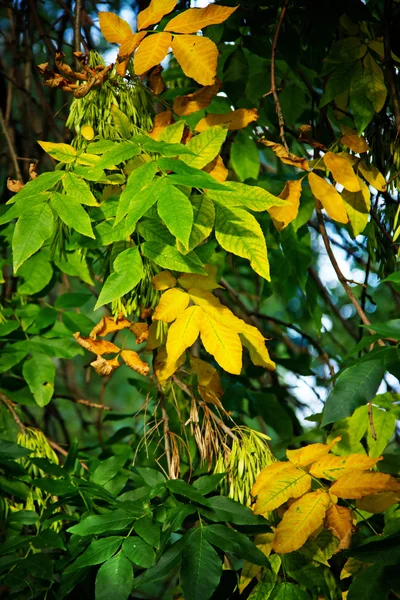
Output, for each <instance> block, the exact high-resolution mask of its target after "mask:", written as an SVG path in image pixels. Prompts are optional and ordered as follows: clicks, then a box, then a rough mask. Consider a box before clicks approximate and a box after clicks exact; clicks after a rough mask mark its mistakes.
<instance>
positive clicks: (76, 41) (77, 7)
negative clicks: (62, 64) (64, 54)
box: [74, 0, 82, 52]
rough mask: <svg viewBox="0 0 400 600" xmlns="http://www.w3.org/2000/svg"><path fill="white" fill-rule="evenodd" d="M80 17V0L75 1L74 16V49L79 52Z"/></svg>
mask: <svg viewBox="0 0 400 600" xmlns="http://www.w3.org/2000/svg"><path fill="white" fill-rule="evenodd" d="M81 17H82V0H76V2H75V16H74V51H75V52H79V51H80V49H81Z"/></svg>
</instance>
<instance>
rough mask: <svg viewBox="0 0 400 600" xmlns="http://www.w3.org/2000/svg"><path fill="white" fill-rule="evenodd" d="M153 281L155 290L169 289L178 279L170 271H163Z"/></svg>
mask: <svg viewBox="0 0 400 600" xmlns="http://www.w3.org/2000/svg"><path fill="white" fill-rule="evenodd" d="M151 281H152V284H153V288H154V289H155V290H167V289H168V288H173V287H175V286H176V279H175V277H174V276H173V275H171V273H170V272H169V271H161V273H158V274H157V275H154V277H153V278H152V280H151Z"/></svg>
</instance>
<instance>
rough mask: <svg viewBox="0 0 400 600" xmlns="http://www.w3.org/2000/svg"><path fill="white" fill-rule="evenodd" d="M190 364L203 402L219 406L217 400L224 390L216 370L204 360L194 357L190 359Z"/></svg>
mask: <svg viewBox="0 0 400 600" xmlns="http://www.w3.org/2000/svg"><path fill="white" fill-rule="evenodd" d="M190 364H191V367H192V369H193V371H194V373H195V374H196V375H197V383H198V390H199V394H200V396H201V397H202V398H203V400H204V402H210V403H211V404H216V405H217V406H219V405H220V401H219V399H220V398H221V396H222V395H223V393H224V390H223V389H222V385H221V379H220V377H219V373H218V371H217V369H215V367H213V366H212V365H210V364H209V363H207V362H205V361H204V360H201V359H200V358H196V357H194V356H191V357H190Z"/></svg>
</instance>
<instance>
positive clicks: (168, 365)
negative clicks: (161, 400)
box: [154, 346, 186, 382]
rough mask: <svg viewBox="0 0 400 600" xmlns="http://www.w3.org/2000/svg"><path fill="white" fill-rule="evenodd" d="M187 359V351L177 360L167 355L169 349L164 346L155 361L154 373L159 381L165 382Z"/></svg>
mask: <svg viewBox="0 0 400 600" xmlns="http://www.w3.org/2000/svg"><path fill="white" fill-rule="evenodd" d="M185 359H186V352H184V353H183V354H182V356H180V357H179V358H178V359H177V360H172V359H169V358H168V356H167V350H166V348H165V346H163V347H162V348H161V349H160V350H159V351H158V353H157V356H156V359H155V361H154V373H155V375H156V377H157V379H158V381H160V382H163V381H166V380H167V379H169V377H171V375H173V374H174V373H175V372H176V371H177V370H178V369H179V367H181V366H182V365H183V363H184V362H185Z"/></svg>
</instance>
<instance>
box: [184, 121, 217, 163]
mask: <svg viewBox="0 0 400 600" xmlns="http://www.w3.org/2000/svg"><path fill="white" fill-rule="evenodd" d="M227 133H228V131H227V129H224V128H223V127H221V126H220V125H215V126H214V127H209V128H208V129H206V130H205V131H202V132H201V133H199V134H198V135H195V136H194V137H193V138H192V139H191V140H190V141H189V142H188V143H187V144H186V148H188V149H189V150H190V151H191V152H193V153H194V154H195V155H197V156H192V155H190V156H186V155H183V153H182V151H181V152H180V153H179V154H180V156H179V158H180V159H181V160H182V161H183V162H184V163H186V164H187V165H190V166H191V167H194V168H195V169H202V168H203V167H205V166H206V165H208V163H210V162H211V161H212V160H214V158H215V157H216V156H217V154H219V151H220V150H221V146H222V144H223V143H224V141H225V138H226V135H227Z"/></svg>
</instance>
